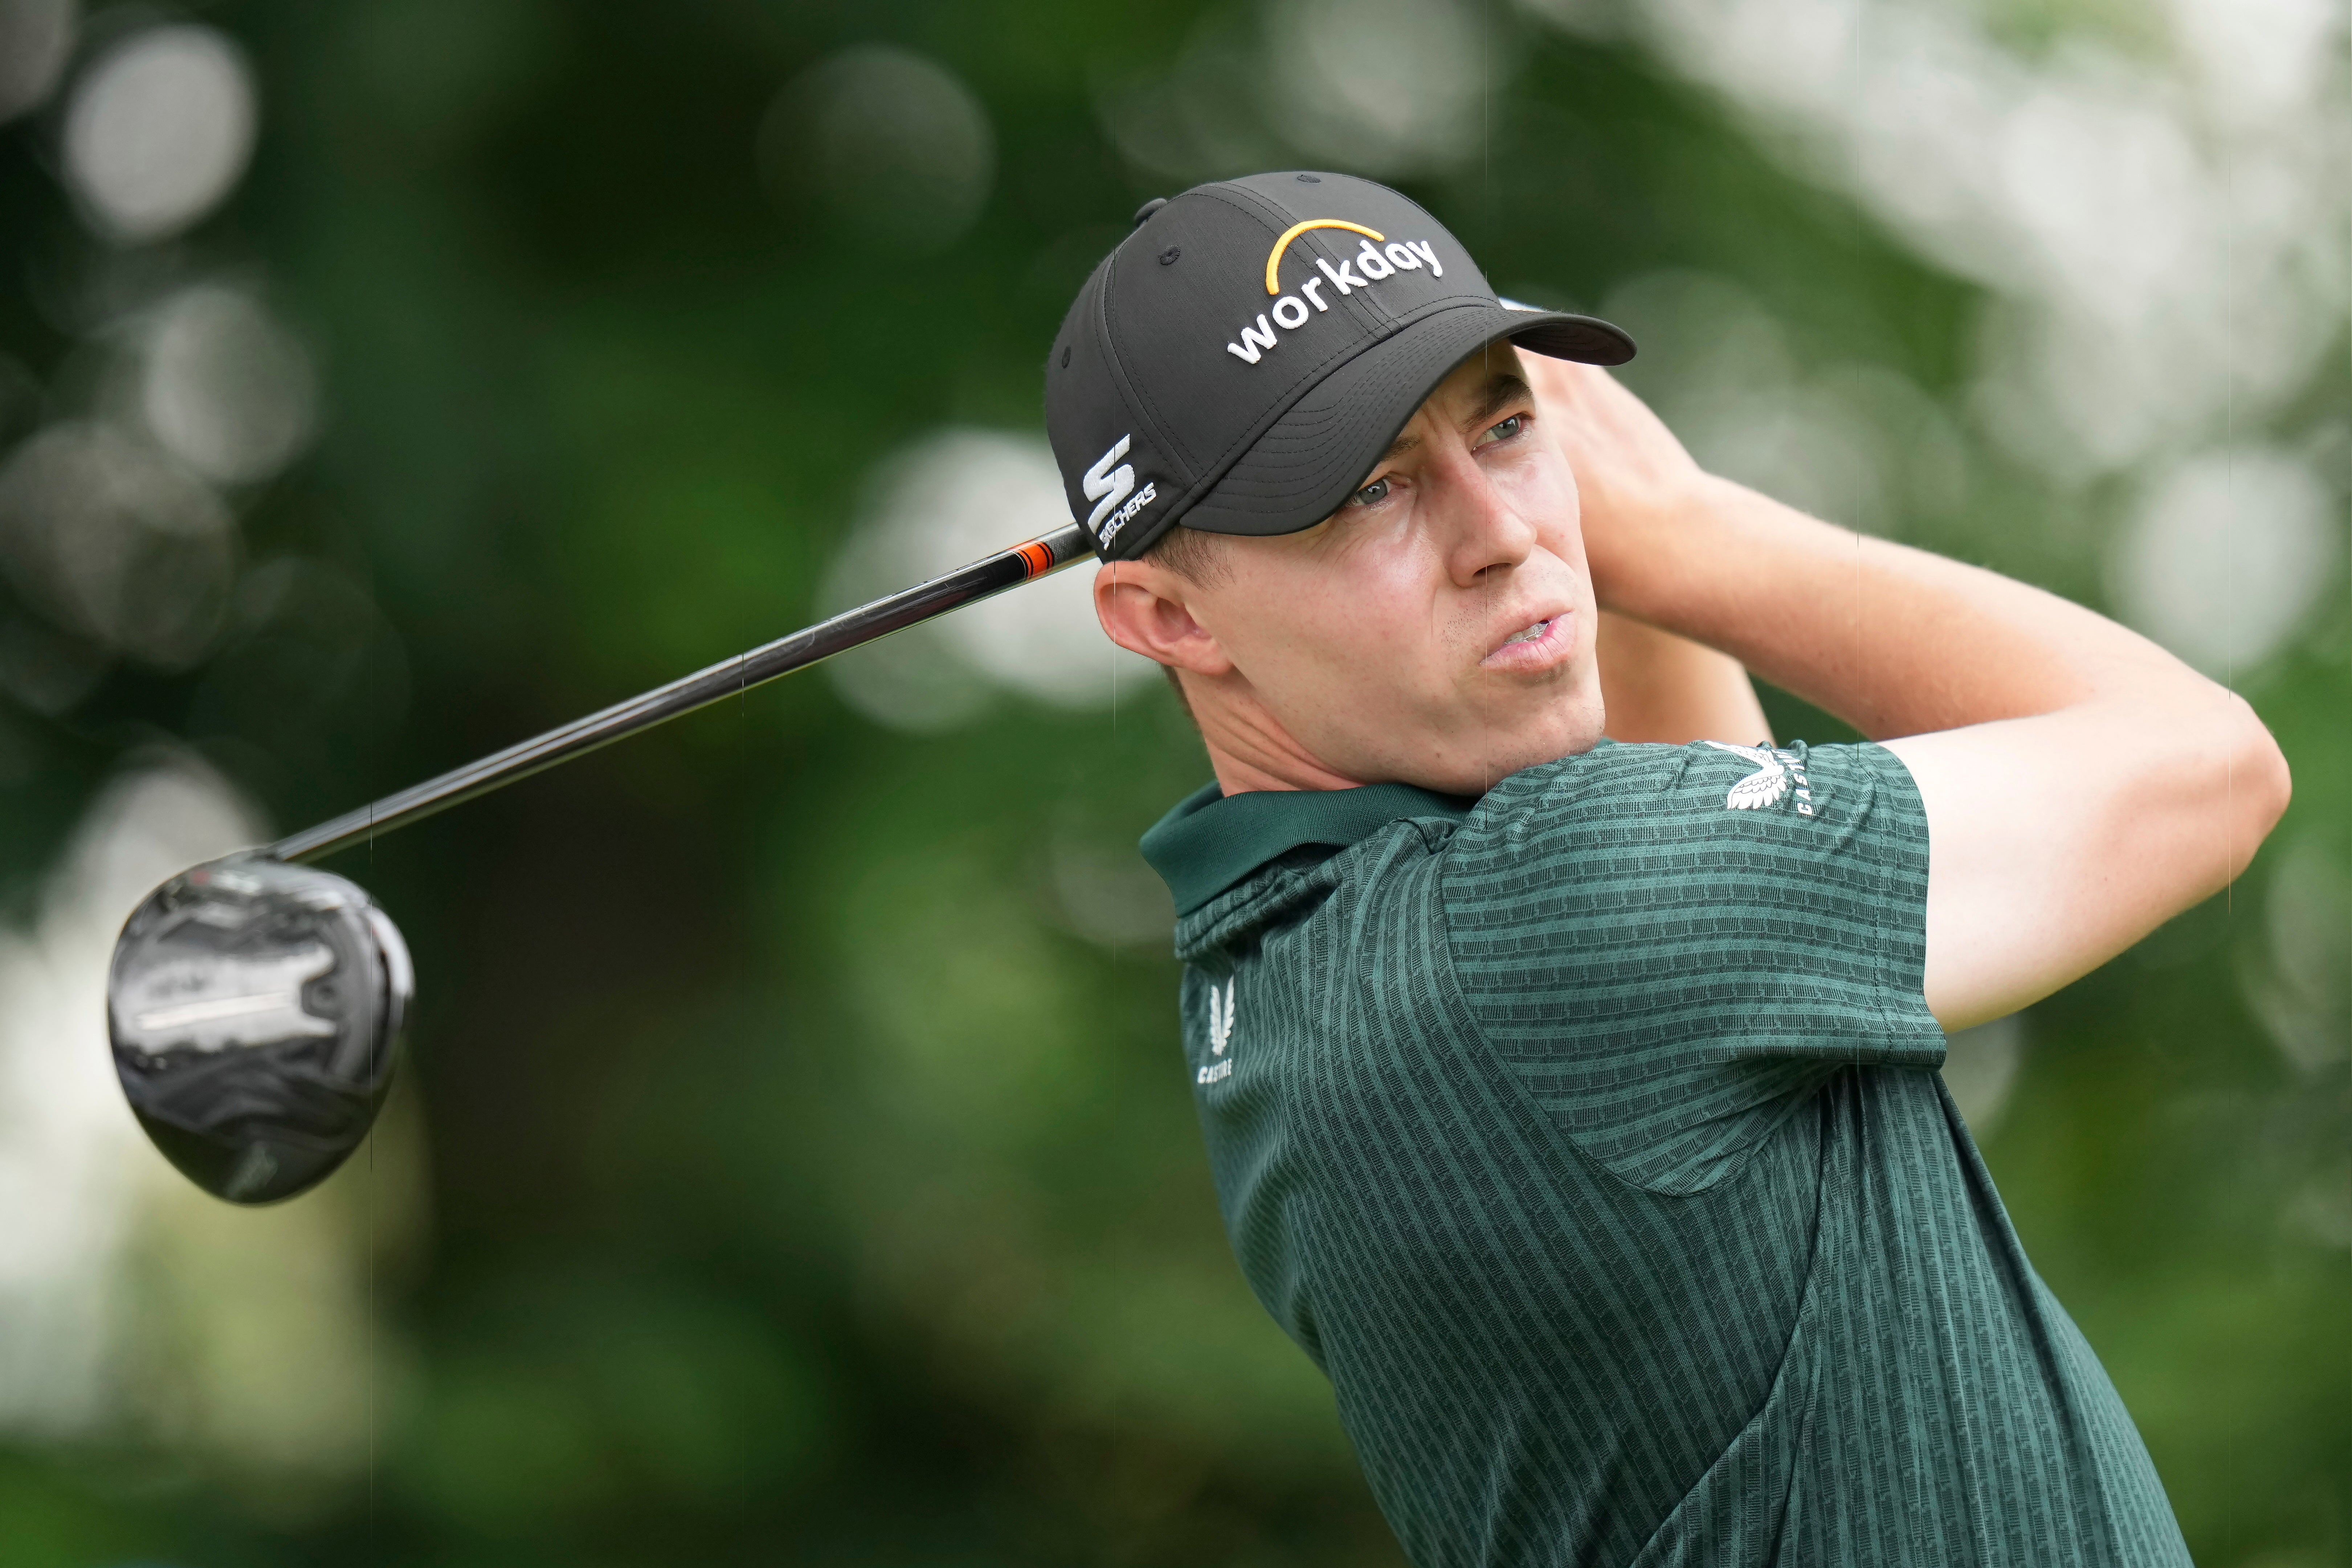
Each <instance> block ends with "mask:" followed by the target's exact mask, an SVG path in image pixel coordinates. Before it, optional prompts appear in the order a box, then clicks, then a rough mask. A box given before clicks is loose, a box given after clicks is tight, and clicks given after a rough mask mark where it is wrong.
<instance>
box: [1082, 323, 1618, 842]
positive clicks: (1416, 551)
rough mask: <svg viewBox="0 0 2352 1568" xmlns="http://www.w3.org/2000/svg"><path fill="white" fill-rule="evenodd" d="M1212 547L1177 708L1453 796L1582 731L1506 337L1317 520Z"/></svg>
mask: <svg viewBox="0 0 2352 1568" xmlns="http://www.w3.org/2000/svg"><path fill="white" fill-rule="evenodd" d="M1216 553H1217V556H1218V558H1219V564H1220V565H1221V567H1222V568H1223V570H1221V571H1219V572H1216V573H1213V574H1211V576H1210V580H1209V581H1207V582H1206V583H1203V584H1183V585H1182V588H1181V594H1182V597H1183V600H1184V607H1185V608H1186V609H1188V610H1189V611H1190V612H1191V616H1192V620H1193V621H1194V622H1197V623H1198V626H1199V628H1200V631H1201V632H1202V633H1204V634H1205V642H1204V644H1203V646H1204V647H1210V652H1209V653H1208V655H1206V656H1205V657H1204V658H1203V660H1202V662H1201V663H1199V665H1198V666H1197V667H1196V665H1195V663H1194V662H1193V661H1192V660H1190V659H1187V660H1184V661H1181V662H1182V663H1183V667H1184V668H1188V669H1190V670H1192V673H1193V674H1194V675H1195V676H1196V677H1198V678H1205V679H1200V680H1198V681H1197V682H1196V683H1192V684H1188V689H1190V690H1192V691H1194V692H1195V706H1196V711H1198V710H1199V708H1200V706H1201V704H1202V702H1203V701H1205V702H1208V703H1212V704H1213V703H1216V702H1218V701H1220V700H1232V701H1234V702H1235V703H1236V704H1237V705H1238V706H1241V707H1244V708H1247V707H1252V706H1254V707H1255V709H1258V710H1263V712H1264V713H1265V714H1266V715H1269V716H1270V717H1271V718H1272V719H1273V720H1274V721H1276V722H1277V723H1278V724H1279V725H1280V726H1281V728H1282V729H1283V730H1284V731H1286V732H1287V735H1288V737H1289V738H1290V739H1291V740H1293V741H1295V742H1297V744H1298V745H1299V746H1301V747H1303V748H1304V749H1305V750H1306V752H1307V753H1309V754H1310V755H1311V757H1312V758H1313V759H1314V760H1315V761H1316V762H1318V763H1321V764H1322V766H1323V767H1324V768H1326V769H1328V770H1329V771H1330V772H1331V773H1338V774H1339V775H1341V776H1342V777H1343V778H1345V779H1347V780H1351V781H1355V782H1359V783H1379V782H1387V781H1401V782H1404V783H1409V784H1420V785H1423V786H1424V787H1427V788H1433V789H1438V790H1444V791H1447V792H1451V793H1455V794H1465V795H1472V794H1478V793H1482V792H1483V791H1485V790H1486V789H1487V788H1488V787H1489V786H1491V785H1492V784H1494V783H1495V782H1496V780H1498V779H1500V778H1502V777H1503V776H1504V775H1505V774H1507V773H1515V772H1517V770H1518V769H1520V768H1524V767H1528V766H1530V765H1532V764H1534V763H1541V762H1549V761H1550V760H1552V759H1554V758H1557V757H1561V756H1566V755H1568V754H1570V752H1580V751H1583V750H1585V749H1587V748H1589V747H1591V745H1592V743H1593V742H1595V741H1596V740H1598V739H1599V737H1600V734H1601V683H1600V678H1599V674H1598V670H1597V667H1596V665H1595V661H1594V658H1593V632H1594V605H1593V595H1592V584H1591V577H1590V575H1589V574H1588V573H1587V571H1586V568H1585V562H1584V545H1583V539H1582V536H1581V533H1580V531H1579V528H1578V517H1577V494H1576V482H1575V479H1573V478H1572V477H1571V475H1570V472H1569V468H1568V464H1567V461H1566V460H1565V459H1564V458H1562V457H1561V456H1560V453H1559V448H1558V447H1557V446H1556V445H1555V444H1554V442H1553V440H1552V437H1551V435H1550V433H1549V431H1548V430H1547V429H1546V428H1545V427H1544V426H1543V424H1542V422H1541V420H1540V417H1539V415H1538V409H1537V407H1536V405H1535V399H1534V398H1533V396H1532V395H1530V394H1529V392H1528V387H1527V384H1526V383H1525V381H1524V380H1522V379H1521V376H1520V374H1519V365H1518V359H1517V354H1516V353H1514V352H1513V351H1512V350H1511V349H1510V348H1509V346H1508V345H1507V344H1498V345H1496V347H1494V348H1492V349H1489V350H1487V351H1486V352H1485V353H1481V354H1479V355H1475V356H1474V357H1472V358H1471V359H1470V360H1468V361H1466V362H1465V363H1463V364H1462V365H1461V366H1459V367H1458V368H1456V369H1455V370H1454V373H1453V374H1451V375H1450V376H1448V377H1447V378H1446V380H1445V382H1444V384H1443V385H1441V386H1440V387H1439V388H1438V389H1437V391H1436V392H1435V393H1434V394H1433V395H1431V397H1430V398H1429V400H1428V401H1427V402H1426V403H1424V404H1423V405H1422V407H1421V409H1420V411H1419V412H1418V413H1417V414H1415V415H1414V416H1413V419H1412V423H1411V424H1409V425H1407V426H1405V428H1404V431H1403V434H1402V436H1400V437H1398V439H1397V442H1396V444H1395V445H1394V446H1393V447H1391V448H1390V450H1389V452H1388V454H1387V456H1386V457H1384V458H1382V459H1381V462H1380V463H1379V464H1377V465H1376V466H1375V467H1374V468H1373V469H1372V471H1371V472H1370V474H1367V475H1366V476H1365V480H1364V484H1363V487H1362V488H1361V489H1359V490H1358V491H1357V492H1356V494H1355V495H1354V496H1353V497H1352V498H1351V499H1350V500H1349V502H1348V503H1347V505H1345V506H1343V507H1342V508H1341V509H1340V510H1339V511H1338V512H1337V513H1335V514H1334V515H1332V516H1331V517H1330V518H1328V519H1327V520H1326V521H1323V522H1320V523H1318V524H1317V525H1316V526H1315V527H1313V528H1310V529H1308V530H1307V531H1304V532H1300V533H1292V534H1284V535H1278V536H1276V537H1271V538H1242V537H1230V538H1224V539H1220V540H1219V541H1217V550H1216ZM1109 619H1110V618H1109V617H1108V616H1106V624H1107V625H1108V624H1109ZM1121 640H1127V639H1125V638H1122V639H1121ZM1147 651H1149V650H1147ZM1228 664H1229V666H1230V668H1229V669H1224V668H1222V667H1223V666H1225V665H1228ZM1204 688H1205V689H1204ZM1202 721H1203V727H1204V732H1208V733H1209V734H1210V737H1211V741H1212V743H1213V744H1214V743H1216V741H1217V735H1216V733H1215V731H1214V730H1213V728H1212V727H1211V722H1210V718H1209V716H1208V715H1207V714H1202Z"/></svg>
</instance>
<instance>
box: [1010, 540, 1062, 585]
mask: <svg viewBox="0 0 2352 1568" xmlns="http://www.w3.org/2000/svg"><path fill="white" fill-rule="evenodd" d="M1013 554H1015V555H1018V556H1019V557H1021V565H1022V567H1023V571H1022V575H1023V576H1024V577H1037V576H1042V575H1044V574H1045V573H1047V572H1050V571H1052V570H1053V569H1054V552H1052V551H1051V550H1049V549H1047V548H1046V547H1045V541H1044V540H1042V539H1033V540H1031V541H1030V542H1028V543H1026V544H1021V545H1015V546H1014V547H1013Z"/></svg>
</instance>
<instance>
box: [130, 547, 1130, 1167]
mask: <svg viewBox="0 0 2352 1568" xmlns="http://www.w3.org/2000/svg"><path fill="white" fill-rule="evenodd" d="M1092 549H1093V544H1092V542H1091V541H1090V540H1089V539H1088V538H1087V532H1086V531H1085V530H1084V529H1082V528H1080V527H1079V526H1078V525H1077V524H1076V523H1075V522H1073V523H1070V524H1067V525H1066V526H1065V527H1062V528H1058V529H1055V531H1052V532H1050V533H1046V534H1044V535H1041V536H1040V537H1038V538H1036V539H1033V540H1030V541H1029V542H1026V543H1024V544H1017V545H1014V546H1013V548H1011V549H1009V550H1003V551H1000V552H997V553H995V554H993V555H989V556H985V557H983V558H982V559H981V560H979V561H975V562H973V563H971V564H970V565H968V566H963V567H960V568H958V569H957V570H955V571H953V572H950V573H948V574H946V575H945V576H942V577H936V578H933V579H932V580H931V581H930V582H928V583H924V584H919V585H917V586H915V587H912V588H908V589H905V590H903V591H902V592H899V593H897V594H892V595H888V596H887V597H884V598H880V599H877V600H875V601H874V602H873V603H871V604H868V605H861V606H859V607H858V608H856V609H854V610H846V611H844V612H843V613H842V614H840V615H838V616H834V617H833V618H832V619H830V620H826V621H820V622H818V623H817V624H816V625H814V626H807V627H804V628H803V629H802V630H800V631H797V632H794V633H793V634H792V635H791V636H789V637H780V638H778V639H777V640H776V641H774V642H772V643H768V644H766V645H764V646H762V647H756V648H753V649H751V651H750V652H748V653H744V654H740V655H738V656H737V657H736V658H730V659H727V660H725V661H724V662H722V663H719V664H714V665H712V666H710V667H709V668H707V669H701V670H698V671H696V672H695V673H694V674H692V675H689V676H687V677H685V678H684V679H679V680H674V681H672V682H670V683H669V684H668V685H667V686H662V687H657V688H656V689H653V690H651V691H648V692H646V693H644V694H643V695H641V696H637V697H633V698H631V699H629V700H627V701H625V702H621V703H616V704H615V705H614V706H613V707H610V708H607V709H605V710H603V711H602V712H598V713H592V714H590V715H589V716H588V717H586V718H584V719H581V720H577V721H573V722H572V723H570V724H566V725H563V726H562V728H560V729H555V730H551V731H548V732H547V733H545V734H543V735H540V736H537V737H535V738H534V739H531V740H529V741H525V742H522V743H521V744H520V745H515V746H509V747H508V748H507V749H506V750H505V751H503V752H497V753H495V754H493V755H491V756H488V757H484V758H482V759H481V760H480V761H478V762H473V763H467V764H466V765H465V766H463V767H460V768H454V769H452V770H450V771H449V772H448V773H443V774H441V775H440V776H439V777H438V778H433V779H428V780H426V781H425V783H423V784H416V785H414V786H413V787H411V788H408V789H404V790H402V791H401V792H399V793H398V794H396V795H387V796H385V797H384V798H383V799H382V800H380V801H377V802H375V803H374V804H373V805H366V806H362V807H361V808H360V809H358V810H356V811H350V812H346V813H344V814H343V815H342V816H338V817H336V818H334V819H333V820H332V821H330V822H324V823H321V824H320V825H319V826H316V827H311V828H306V829H305V830H303V831H302V832H299V833H296V834H291V835H289V836H288V837H284V838H281V839H279V840H278V842H277V843H275V844H271V845H268V846H264V847H258V848H255V849H250V850H247V851H244V852H243V853H241V854H237V855H232V856H228V857H226V858H222V859H219V860H214V861H209V862H207V863H205V865H202V866H196V867H193V868H190V869H188V870H185V871H183V872H181V873H180V874H179V875H178V876H175V877H173V878H172V879H170V880H169V881H166V882H165V883H163V886H161V887H159V888H157V889H155V890H154V891H153V892H152V893H150V894H149V895H148V896H147V898H146V899H145V900H144V901H142V903H141V904H140V906H139V908H138V909H137V910H135V911H133V912H132V914H131V919H130V920H129V921H127V922H126V923H125V924H124V926H123V928H122V935H121V937H120V938H119V939H118V940H117V941H116V942H115V947H114V960H113V963H112V966H111V968H110V972H109V974H108V979H107V996H106V1001H107V1033H108V1036H109V1037H110V1039H111V1040H112V1042H113V1047H114V1069H115V1074H116V1076H117V1077H118V1078H119V1079H121V1083H122V1092H123V1093H124V1095H125V1096H127V1097H128V1098H129V1100H130V1101H131V1110H132V1111H133V1112H134V1113H135V1114H136V1115H137V1116H138V1118H139V1124H140V1125H141V1126H142V1127H143V1128H144V1129H146V1131H147V1135H148V1137H149V1138H150V1139H152V1141H153V1142H154V1144H155V1146H156V1147H157V1148H158V1149H160V1150H161V1151H162V1152H163V1155H164V1157H165V1158H166V1159H168V1160H170V1161H171V1162H172V1163H173V1165H175V1166H177V1167H178V1168H179V1170H180V1172H181V1173H183V1174H184V1175H185V1176H187V1177H188V1178H189V1179H190V1180H191V1181H193V1182H194V1183H195V1184H197V1185H198V1186H200V1187H203V1188H204V1189H205V1191H206V1192H208V1193H211V1194H214V1195H215V1196H217V1197H222V1198H226V1199H228V1200H229V1201H230V1202H232V1203H239V1204H268V1203H276V1202H278V1201H279V1200H281V1199H284V1198H289V1197H292V1196H294V1195H295V1194H298V1193H300V1192H302V1191H304V1190H306V1189H307V1188H309V1187H311V1186H313V1185H315V1184H318V1183H319V1182H320V1181H321V1180H323V1179H324V1178H325V1177H326V1176H327V1175H328V1174H329V1173H331V1172H332V1171H333V1170H334V1169H335V1167H336V1166H338V1165H340V1164H341V1163H342V1162H343V1160H344V1159H345V1158H346V1157H347V1156H348V1155H349V1154H350V1153H351V1152H352V1150H353V1149H355V1148H357V1147H358V1146H359V1144H360V1142H361V1141H362V1139H364V1138H365V1137H366V1136H367V1131H368V1129H369V1127H370V1126H371V1125H373V1122H374V1121H375V1114H376V1110H377V1109H378V1108H379V1107H380V1106H382V1104H383V1097H384V1092H385V1090H386V1089H389V1088H390V1087H391V1083H392V1069H393V1058H394V1053H395V1050H396V1048H397V1047H398V1044H399V1039H400V1029H401V1025H402V1022H403V1020H404V1017H405V1016H406V1015H407V1012H408V1008H409V1004H410V1002H411V1000H412V997H413V994H414V990H415V979H414V974H413V972H412V970H411V968H410V964H409V958H408V947H407V944H406V943H405V942H404V941H403V940H402V939H401V935H400V931H399V928H398V927H396V926H394V924H393V923H392V921H391V919H390V918H389V917H387V916H386V915H385V914H384V913H383V910H380V909H378V908H377V907H376V906H375V904H374V902H373V900H371V899H369V897H368V896H367V894H366V893H365V892H363V891H362V890H361V889H360V888H358V887H357V886H356V885H354V884H353V883H352V882H349V881H347V880H345V879H343V878H341V877H338V876H335V875H333V874H332V873H331V872H327V871H320V870H316V869H313V868H310V866H309V865H308V864H307V862H310V861H314V860H319V859H322V858H325V857H327V856H329V855H332V854H334V853H335V852H336V851H337V850H340V849H345V848H349V847H352V845H355V844H359V843H362V842H365V841H368V840H371V839H373V837H375V836H376V835H378V834H380V833H386V832H389V831H391V830H392V829H393V828H395V827H403V826H407V825H408V824H409V823H412V822H416V821H420V820H422V819H423V818H425V817H427V816H432V815H433V814H434V813H436V812H438V811H444V810H446V809H447V808H448V807H450V806H453V805H457V804H459V803H460V802H462V801H467V800H471V799H473V798H474V797H475V796H477V795H487V794H488V793H489V792H490V791H492V790H494V789H499V788H501V787H503V786H504V785H507V784H512V783H514V782H515V781H516V780H517V779H520V778H524V777H527V776H528V775H530V774H531V773H538V772H540V771H541V769H544V768H551V767H553V766H555V765H556V764H557V763H567V762H570V761H572V759H573V758H575V757H579V756H583V755H585V754H586V753H587V752H593V751H594V750H596V749H597V748H598V747H600V746H605V745H609V744H611V743H612V742H614V741H617V740H620V739H621V738H622V737H624V736H626V735H634V734H635V733H636V732H637V731H641V730H647V729H651V728H652V727H653V726H654V725H656V724H659V723H661V722H663V721H665V720H669V719H675V718H677V716H678V715H679V714H681V713H690V712H692V711H693V710H696V709H698V708H701V707H704V706H706V705H708V704H709V703H712V702H716V701H719V700H720V699H722V698H726V697H732V696H735V695H738V694H739V693H741V692H744V691H748V690H750V689H751V688H752V687H754V686H759V685H762V684H764V683H765V682H767V681H771V680H773V679H776V678H777V677H779V676H783V675H790V674H791V673H793V671H794V670H798V669H805V668H808V667H809V666H811V665H813V664H817V663H820V662H822V661H823V660H824V659H827V658H832V657H833V656H834V655H835V654H837V653H843V652H846V651H847V650H848V649H850V648H854V647H860V646H862V645H863V644H866V643H869V642H873V641H875V640H876V639H877V638H879V637H887V636H888V635H889V634H891V633H892V632H896V631H903V630H905V629H906V628H907V627H908V626H919V625H920V624H921V623H923V622H925V621H928V620H930V619H932V618H933V617H934V616H943V615H945V614H947V613H948V612H949V611H950V610H955V609H960V608H961V607H962V606H964V605H970V604H975V603H977V602H978V601H980V600H982V599H985V598H989V597H991V596H992V595H996V594H1000V593H1002V592H1003V591H1004V590H1005V589H1007V588H1012V587H1016V586H1018V585H1019V584H1023V583H1027V582H1032V581H1034V580H1035V579H1037V578H1039V577H1043V576H1045V575H1046V574H1049V573H1052V572H1055V571H1058V570H1059V569H1060V568H1062V567H1064V566H1066V565H1068V564H1069V563H1072V562H1074V561H1076V560H1077V559H1078V558H1079V557H1081V556H1083V555H1087V554H1089V553H1091V552H1092Z"/></svg>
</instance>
